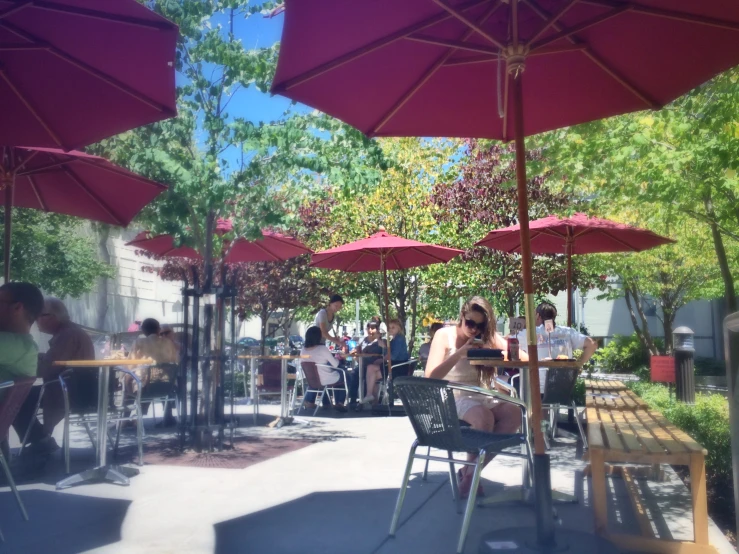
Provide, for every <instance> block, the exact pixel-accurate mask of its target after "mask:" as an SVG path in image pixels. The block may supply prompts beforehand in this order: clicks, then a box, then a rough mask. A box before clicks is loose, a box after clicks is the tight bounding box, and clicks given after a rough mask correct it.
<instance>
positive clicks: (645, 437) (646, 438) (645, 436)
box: [624, 412, 665, 454]
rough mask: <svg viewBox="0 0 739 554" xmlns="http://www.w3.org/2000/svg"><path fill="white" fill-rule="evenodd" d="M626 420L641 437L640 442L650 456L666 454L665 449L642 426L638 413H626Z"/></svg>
mask: <svg viewBox="0 0 739 554" xmlns="http://www.w3.org/2000/svg"><path fill="white" fill-rule="evenodd" d="M624 418H625V419H626V421H627V422H628V423H629V425H630V426H631V428H632V429H634V431H635V432H636V434H637V436H638V437H639V441H640V442H641V443H642V444H643V445H644V447H643V451H644V452H647V453H649V454H664V452H665V449H664V448H663V447H662V445H661V444H660V443H659V442H658V441H657V439H656V438H654V437H653V436H652V434H651V433H650V432H649V430H648V429H647V428H646V427H645V426H644V425H643V424H642V422H641V421H640V420H639V418H638V417H637V416H636V412H626V413H624Z"/></svg>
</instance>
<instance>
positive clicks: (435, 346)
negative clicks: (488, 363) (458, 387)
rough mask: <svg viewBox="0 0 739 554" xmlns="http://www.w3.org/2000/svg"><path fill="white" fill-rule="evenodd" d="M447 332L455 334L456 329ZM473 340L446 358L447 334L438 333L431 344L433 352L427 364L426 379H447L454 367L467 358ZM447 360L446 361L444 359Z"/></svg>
mask: <svg viewBox="0 0 739 554" xmlns="http://www.w3.org/2000/svg"><path fill="white" fill-rule="evenodd" d="M447 332H454V329H450V330H449V331H447ZM472 341H473V339H470V340H468V341H467V342H466V343H465V344H464V345H463V346H462V347H461V348H458V349H457V351H456V352H455V353H454V354H452V355H451V356H449V357H448V358H446V352H447V336H446V333H442V332H441V331H438V332H437V333H436V335H434V340H433V341H432V342H431V352H429V359H428V362H426V373H425V374H426V377H429V378H431V379H443V378H444V377H446V375H447V373H449V372H450V371H451V370H452V368H453V367H454V365H455V364H456V363H457V362H458V361H459V360H460V359H462V358H464V357H466V356H467V351H468V350H469V349H470V346H471V345H472ZM444 358H446V359H444Z"/></svg>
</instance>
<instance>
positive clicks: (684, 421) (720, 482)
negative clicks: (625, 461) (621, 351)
mask: <svg viewBox="0 0 739 554" xmlns="http://www.w3.org/2000/svg"><path fill="white" fill-rule="evenodd" d="M629 387H630V388H631V389H632V390H633V391H634V392H635V393H636V394H638V395H639V396H641V397H642V398H643V399H644V400H645V401H646V402H647V403H648V404H649V405H650V406H652V407H654V408H656V409H658V410H659V411H660V412H662V413H663V414H664V416H665V417H666V418H667V419H668V420H669V421H671V422H672V423H673V424H675V425H676V426H677V427H679V428H680V429H682V430H683V431H685V432H686V433H687V434H688V435H690V436H691V437H693V438H694V439H695V440H696V441H697V442H699V443H700V444H701V445H703V447H704V448H705V449H706V450H707V451H708V455H707V456H706V478H707V480H708V484H709V486H710V487H711V488H713V489H715V490H728V489H726V487H728V488H731V487H732V475H731V472H732V465H731V431H730V428H729V404H728V402H727V400H726V398H724V397H723V396H722V395H720V394H701V393H698V394H696V396H695V405H693V406H691V405H689V404H683V403H682V402H676V401H675V400H674V399H672V398H670V393H669V390H668V388H667V387H666V386H665V385H661V384H656V383H643V382H632V383H629Z"/></svg>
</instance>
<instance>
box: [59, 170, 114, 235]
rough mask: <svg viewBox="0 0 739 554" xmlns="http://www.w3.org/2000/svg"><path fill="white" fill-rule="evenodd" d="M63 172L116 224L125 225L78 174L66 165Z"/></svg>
mask: <svg viewBox="0 0 739 554" xmlns="http://www.w3.org/2000/svg"><path fill="white" fill-rule="evenodd" d="M64 173H66V174H67V176H68V177H69V178H70V179H72V181H73V182H74V183H75V184H76V185H77V186H78V187H80V188H81V189H82V190H83V191H84V192H85V193H86V194H87V195H88V196H89V197H90V198H92V200H93V201H94V202H95V203H96V204H97V205H98V206H99V207H100V209H101V210H103V211H104V212H105V213H106V214H108V215H109V216H110V217H111V218H112V219H113V220H114V221H115V222H116V223H117V224H118V225H120V226H121V227H125V226H126V225H125V223H123V220H122V219H121V218H120V217H118V216H117V215H116V214H115V213H113V211H112V210H111V208H110V206H108V205H107V204H106V203H105V202H103V201H102V200H101V199H100V197H99V196H98V195H97V194H95V193H94V192H93V191H92V190H90V188H89V187H88V186H87V185H86V184H85V183H83V182H82V180H81V179H80V178H79V176H78V175H77V174H76V173H75V172H74V171H72V170H71V169H69V168H68V167H65V168H64Z"/></svg>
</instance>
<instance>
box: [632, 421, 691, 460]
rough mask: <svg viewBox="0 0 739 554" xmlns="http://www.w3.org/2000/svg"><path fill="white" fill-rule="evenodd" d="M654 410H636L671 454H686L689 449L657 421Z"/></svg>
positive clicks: (643, 422) (645, 424)
mask: <svg viewBox="0 0 739 554" xmlns="http://www.w3.org/2000/svg"><path fill="white" fill-rule="evenodd" d="M652 414H653V412H646V411H637V412H634V415H636V417H637V418H639V420H640V421H641V422H642V424H643V425H644V427H646V428H647V429H648V430H649V432H650V433H652V435H654V437H655V438H656V439H657V441H659V443H660V444H661V445H662V446H663V447H664V448H665V450H667V452H669V453H670V454H684V453H685V452H689V450H688V449H687V448H686V447H685V446H683V445H682V443H680V442H679V441H676V440H675V439H674V438H672V435H670V434H669V433H668V432H667V431H666V430H665V428H664V427H662V426H661V425H660V424H659V422H657V421H656V420H655V419H654V417H653V415H652Z"/></svg>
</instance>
